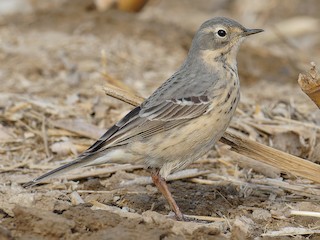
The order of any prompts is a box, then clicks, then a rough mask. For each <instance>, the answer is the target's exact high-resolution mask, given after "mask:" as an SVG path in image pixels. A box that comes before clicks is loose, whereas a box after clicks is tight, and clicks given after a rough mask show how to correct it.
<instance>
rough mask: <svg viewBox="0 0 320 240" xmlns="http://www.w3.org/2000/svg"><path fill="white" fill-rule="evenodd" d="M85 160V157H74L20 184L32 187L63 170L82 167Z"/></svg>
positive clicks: (67, 170)
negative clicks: (70, 160)
mask: <svg viewBox="0 0 320 240" xmlns="http://www.w3.org/2000/svg"><path fill="white" fill-rule="evenodd" d="M86 160H87V159H76V160H74V161H72V162H70V163H67V164H65V165H62V166H60V167H58V168H56V169H53V170H51V171H49V172H47V173H45V174H43V175H41V176H40V177H37V178H35V179H33V180H32V181H30V182H27V183H25V184H23V185H22V186H23V187H25V188H27V187H32V186H34V185H36V184H38V183H41V182H42V181H44V180H46V179H49V178H52V177H55V176H58V175H60V174H63V173H65V172H69V171H71V170H72V169H75V168H78V167H84V166H86V165H88V161H86Z"/></svg>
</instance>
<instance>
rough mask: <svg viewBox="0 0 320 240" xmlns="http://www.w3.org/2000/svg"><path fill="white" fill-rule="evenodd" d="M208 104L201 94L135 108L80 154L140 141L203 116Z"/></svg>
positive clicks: (207, 100) (208, 100)
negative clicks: (138, 139)
mask: <svg viewBox="0 0 320 240" xmlns="http://www.w3.org/2000/svg"><path fill="white" fill-rule="evenodd" d="M210 103H211V101H210V99H209V97H207V96H204V95H203V96H196V97H195V96H192V97H185V98H181V99H170V100H165V101H163V102H162V103H160V104H158V105H155V106H151V107H150V106H148V107H143V106H142V107H141V106H140V107H137V108H135V109H133V110H132V111H131V112H129V113H128V114H127V115H126V116H125V117H124V118H123V119H121V120H120V121H119V122H118V123H117V124H115V125H114V126H113V127H111V128H110V129H109V130H108V131H107V132H106V133H105V134H104V135H103V136H102V137H101V138H100V139H99V140H98V141H97V142H96V143H95V144H93V145H92V146H91V147H90V148H89V149H88V150H87V151H85V152H84V153H83V154H82V155H88V154H89V155H90V154H93V153H95V152H100V151H104V149H106V148H111V147H116V146H120V145H125V144H127V143H129V142H130V141H132V140H133V139H134V138H135V139H137V138H140V139H143V138H146V137H150V136H152V135H154V134H157V133H158V132H162V131H166V130H168V129H171V128H173V127H176V126H178V125H180V124H181V123H184V122H186V121H188V120H189V119H192V118H196V117H199V116H201V115H202V114H204V113H206V111H207V110H208V108H209V106H210Z"/></svg>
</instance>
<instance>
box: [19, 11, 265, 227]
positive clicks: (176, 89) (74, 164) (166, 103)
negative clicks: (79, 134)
mask: <svg viewBox="0 0 320 240" xmlns="http://www.w3.org/2000/svg"><path fill="white" fill-rule="evenodd" d="M260 32H263V30H262V29H248V28H245V27H243V26H242V25H241V24H240V23H238V22H237V21H235V20H232V19H230V18H226V17H215V18H212V19H209V20H207V21H206V22H204V23H203V24H202V25H201V26H200V28H199V29H198V30H197V32H196V33H195V36H194V38H193V40H192V43H191V47H190V49H189V52H188V55H187V57H186V59H185V61H184V62H183V63H182V65H181V66H180V68H178V70H177V71H176V72H175V73H174V74H173V75H172V76H171V77H169V78H168V79H167V80H166V81H165V82H164V83H163V84H162V85H161V86H160V87H158V89H156V90H155V91H154V92H153V93H152V94H151V95H150V96H149V97H148V98H147V99H146V100H145V101H143V102H142V103H141V104H140V105H139V106H137V107H136V108H134V109H133V110H131V111H130V112H129V113H127V114H126V115H125V116H124V117H123V118H122V119H120V120H119V121H118V122H117V123H116V124H114V125H113V126H112V127H111V128H109V129H108V130H107V131H106V132H105V134H103V135H102V136H101V137H100V138H99V139H98V140H97V141H96V142H95V143H94V144H93V145H92V146H90V147H89V148H88V149H87V150H85V151H84V152H83V153H81V154H80V155H78V156H77V157H76V158H75V159H74V160H72V161H71V162H69V163H67V164H65V165H62V166H60V167H58V168H56V169H53V170H51V171H49V172H47V173H45V174H43V175H42V176H40V177H37V178H35V179H33V180H32V181H30V182H28V183H25V184H24V187H30V186H33V185H36V184H38V183H40V182H42V181H44V180H46V179H48V178H51V177H54V176H57V175H60V174H62V173H66V172H68V171H70V170H72V169H75V168H79V167H84V166H93V165H98V164H104V163H132V164H134V163H138V162H143V163H144V164H145V165H146V167H147V168H148V169H149V171H150V174H151V178H152V180H153V183H154V184H155V186H156V187H157V188H158V190H159V191H160V192H161V193H162V194H163V196H164V197H165V198H166V200H167V202H168V203H169V206H170V208H171V210H172V211H173V212H174V214H175V217H176V219H177V220H178V221H183V220H185V218H184V215H183V214H182V212H181V210H180V208H179V206H178V205H177V203H176V201H175V200H174V198H173V196H172V194H171V192H170V190H169V188H168V185H167V182H166V178H167V176H168V175H169V174H171V173H173V172H176V171H178V170H181V169H183V168H185V167H186V166H188V165H189V164H191V163H193V162H194V161H196V160H197V159H199V158H200V157H202V156H203V155H205V154H206V153H207V152H209V151H210V149H212V148H213V146H214V145H215V143H216V142H217V141H218V140H219V139H220V138H221V137H222V135H223V133H224V132H225V130H226V128H227V127H228V125H229V123H230V121H231V119H232V117H233V115H234V113H235V109H236V107H237V105H238V102H239V98H240V83H239V77H238V70H237V60H236V57H237V53H238V50H239V47H240V44H241V42H242V41H243V40H244V39H245V38H246V37H248V36H250V35H253V34H257V33H260Z"/></svg>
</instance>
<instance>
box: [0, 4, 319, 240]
mask: <svg viewBox="0 0 320 240" xmlns="http://www.w3.org/2000/svg"><path fill="white" fill-rule="evenodd" d="M75 2H76V3H75ZM27 3H29V2H27ZM22 10H23V9H22ZM24 10H25V11H23V13H12V14H10V15H2V16H0V81H1V84H0V92H1V94H0V239H320V235H319V230H320V229H319V226H320V220H318V219H319V218H316V217H310V216H307V217H302V216H292V215H290V210H304V211H314V212H320V204H319V185H318V184H316V183H313V182H311V181H309V180H306V179H302V178H299V177H296V176H294V175H292V174H290V173H288V172H283V171H280V170H278V169H276V168H273V167H269V166H265V165H260V164H259V163H258V162H255V161H254V160H251V159H247V158H245V157H242V156H240V155H237V154H235V153H233V152H231V151H230V150H228V147H227V146H225V145H223V144H221V143H219V144H217V147H216V148H215V149H212V151H211V152H210V153H209V154H208V155H207V156H204V157H203V158H201V159H200V160H199V161H197V162H196V163H194V164H192V165H191V166H189V167H188V169H189V170H188V171H189V172H187V173H186V175H187V176H189V177H178V179H179V180H176V181H171V182H170V184H169V186H170V188H171V189H172V193H173V195H174V197H175V199H176V201H177V202H178V204H179V206H180V208H181V210H182V212H183V213H185V214H187V215H195V216H207V217H211V218H210V219H207V220H196V219H194V220H191V221H188V222H177V221H175V220H173V219H172V217H170V216H168V214H169V212H170V209H169V206H168V204H167V203H166V201H165V199H164V198H163V197H162V196H161V195H160V194H159V193H158V192H157V190H156V188H155V187H154V186H153V185H152V184H151V182H150V179H147V180H146V178H143V177H147V176H149V175H148V171H147V170H145V169H144V168H143V167H142V166H128V165H126V166H118V165H111V166H99V167H95V168H89V169H88V168H87V169H81V170H77V171H74V172H73V173H70V174H69V175H68V176H67V177H68V180H66V179H65V178H66V176H65V177H64V178H62V180H61V179H56V180H53V181H50V183H48V184H43V185H39V186H36V187H34V188H32V189H23V188H22V187H21V183H24V182H26V181H28V180H30V179H32V178H33V177H36V176H38V175H40V174H42V173H44V172H46V171H48V170H50V169H52V168H54V167H57V166H59V165H61V164H63V163H66V162H68V161H70V160H71V159H72V158H73V157H74V156H75V155H76V154H77V153H79V152H81V151H83V150H85V149H86V148H87V147H88V146H89V145H90V144H92V143H93V142H94V139H95V136H99V135H100V134H101V132H103V131H104V129H107V128H108V127H110V126H111V125H112V124H113V123H114V122H115V121H117V120H118V119H119V118H120V117H121V116H123V115H124V114H125V113H126V112H127V111H128V110H129V109H131V108H132V107H131V106H130V105H127V104H125V103H122V102H120V101H118V100H115V99H112V98H110V97H107V96H106V95H105V93H104V91H103V87H104V86H105V84H106V83H109V84H113V85H116V86H118V87H120V88H125V89H127V90H130V91H134V92H135V93H136V94H138V95H141V96H144V97H147V96H148V95H149V94H150V93H151V92H152V91H153V90H154V89H155V88H156V87H157V86H159V85H160V84H161V83H162V82H163V81H164V80H165V79H167V78H168V77H169V76H170V75H171V74H172V73H173V72H174V71H175V70H176V69H177V68H178V67H179V66H180V64H181V63H182V61H183V60H184V58H185V56H186V54H187V51H188V48H189V46H190V43H191V40H192V37H193V34H194V32H195V31H196V29H197V28H198V26H199V25H200V24H201V23H202V22H203V21H205V20H207V19H209V18H211V17H213V16H229V17H232V18H234V19H237V20H239V21H240V22H241V23H243V25H245V26H247V27H252V28H264V29H265V30H266V33H265V34H264V35H261V36H257V37H255V38H252V39H249V40H248V41H247V42H246V43H245V44H244V45H243V47H242V48H241V50H240V53H239V57H238V62H239V64H238V68H239V74H240V78H241V85H242V90H241V91H242V99H241V103H240V106H239V111H238V112H237V116H236V119H237V120H235V121H233V123H232V127H234V128H238V129H242V130H243V132H246V133H247V134H248V135H249V136H250V138H252V139H255V140H257V141H259V142H262V143H264V144H267V145H270V146H272V147H275V148H278V149H280V150H283V151H286V152H288V153H291V154H293V155H296V156H299V157H302V158H305V159H308V160H311V161H313V162H315V163H319V162H320V161H319V157H318V156H319V153H320V137H319V127H318V128H317V127H316V126H319V124H320V114H319V110H318V109H317V108H316V107H315V106H314V105H313V104H312V102H311V101H310V100H309V99H308V98H307V97H306V96H305V95H304V94H303V93H302V91H301V90H300V89H299V87H298V85H297V83H296V82H297V79H298V74H299V73H300V72H303V71H305V70H308V68H309V63H310V62H311V61H315V62H318V63H319V62H320V44H319V39H320V31H319V28H318V27H317V26H319V21H320V18H319V16H318V13H319V10H320V4H319V2H318V1H303V2H302V1H289V0H287V1H281V3H280V2H278V1H218V0H216V1H208V0H207V1H205V0H201V1H187V0H184V1H158V0H155V1H151V2H150V3H149V4H148V5H147V6H146V7H145V8H144V9H143V11H142V12H140V13H138V14H131V13H124V12H120V11H118V10H116V9H109V10H107V11H105V12H98V11H97V10H96V9H95V8H94V5H93V3H92V2H90V1H84V0H81V1H62V0H60V1H52V2H51V3H43V2H41V1H30V3H29V4H27V7H26V8H25V9H24ZM276 117H281V118H282V121H283V122H285V121H284V120H283V119H289V120H293V121H295V124H296V125H294V124H293V123H292V124H293V125H290V124H288V122H286V124H280V125H279V126H278V128H270V126H273V127H274V125H272V124H271V125H268V127H269V128H267V127H266V126H264V127H263V128H264V129H262V128H261V127H260V128H259V127H258V124H264V122H263V121H262V120H261V119H264V120H265V119H268V121H275V119H276ZM239 119H240V120H241V119H244V120H241V121H240V120H239ZM248 119H251V120H250V121H251V125H250V124H247V123H248V121H249V120H248ZM259 119H260V120H259ZM278 119H279V118H278ZM245 120H246V121H247V120H248V121H247V122H245ZM252 122H253V123H254V124H253V123H252ZM283 122H282V123H283ZM296 122H301V123H303V124H300V125H299V127H297V126H298V125H297V123H296ZM308 124H309V125H308ZM69 125H70V126H71V127H68V126H69ZM289 125H290V126H289ZM259 126H260V125H259ZM310 126H311V127H310ZM70 128H71V129H73V130H74V129H78V131H70ZM79 129H81V130H79ZM270 129H271V130H270ZM275 129H276V130H275ZM195 173H196V174H195ZM192 174H195V175H192ZM191 175H192V176H191ZM137 179H138V180H137ZM140 180H141V181H140ZM144 180H146V181H144ZM205 180H207V182H206V181H205ZM132 181H133V182H132ZM290 230H292V231H291V232H290ZM299 231H300V232H299Z"/></svg>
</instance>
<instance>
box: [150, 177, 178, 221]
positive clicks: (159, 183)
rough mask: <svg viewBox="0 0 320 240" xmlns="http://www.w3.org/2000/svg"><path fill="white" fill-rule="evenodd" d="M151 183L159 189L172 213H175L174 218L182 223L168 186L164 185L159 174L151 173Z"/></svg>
mask: <svg viewBox="0 0 320 240" xmlns="http://www.w3.org/2000/svg"><path fill="white" fill-rule="evenodd" d="M151 177H152V181H153V183H154V184H155V185H156V187H157V188H158V189H159V191H160V192H161V193H162V195H163V196H164V197H165V198H166V199H167V201H168V203H169V205H170V207H171V209H172V211H173V212H174V213H175V215H176V218H177V220H178V221H183V220H184V218H183V215H182V213H181V211H180V209H179V207H178V205H177V203H176V201H175V200H174V199H173V197H172V195H171V192H170V191H169V189H168V185H167V183H166V180H165V179H164V178H162V177H161V176H160V175H159V172H158V171H157V172H152V173H151Z"/></svg>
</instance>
